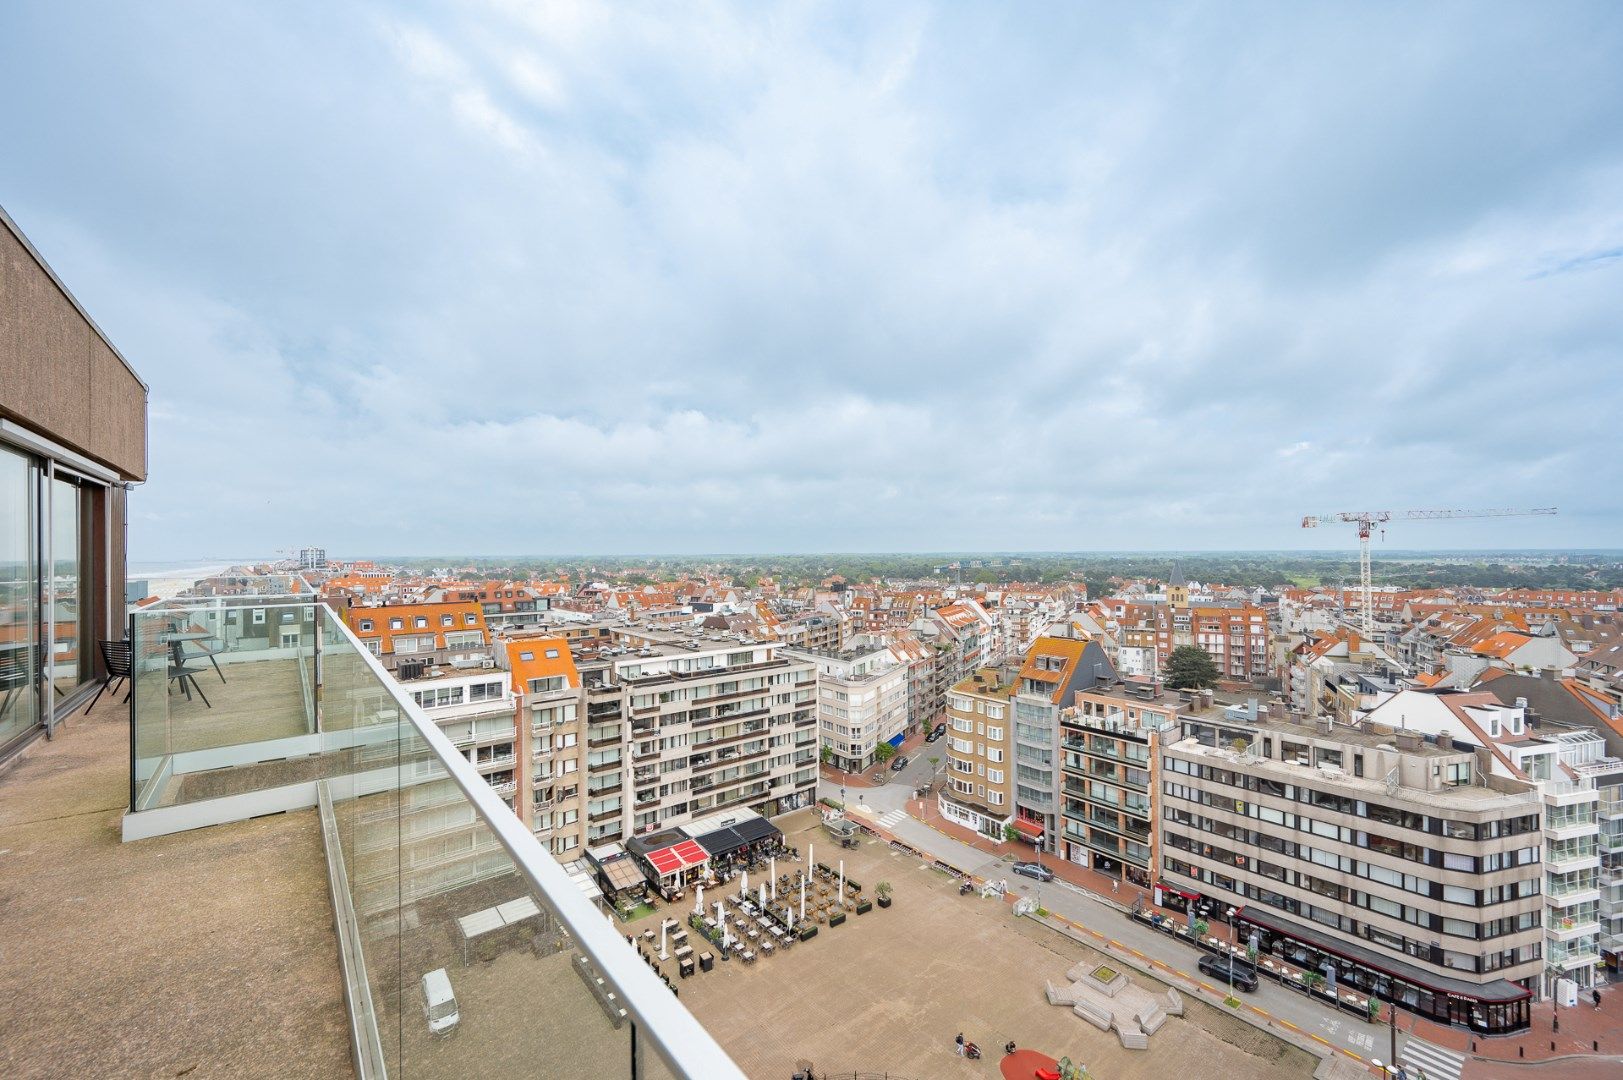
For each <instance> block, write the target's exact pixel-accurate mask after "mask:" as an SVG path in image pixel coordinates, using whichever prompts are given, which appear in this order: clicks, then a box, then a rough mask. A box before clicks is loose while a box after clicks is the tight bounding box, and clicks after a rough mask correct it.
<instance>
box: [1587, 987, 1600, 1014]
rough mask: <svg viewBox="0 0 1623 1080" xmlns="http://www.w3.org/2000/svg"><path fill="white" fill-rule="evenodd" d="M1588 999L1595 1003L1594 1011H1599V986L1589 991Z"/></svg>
mask: <svg viewBox="0 0 1623 1080" xmlns="http://www.w3.org/2000/svg"><path fill="white" fill-rule="evenodd" d="M1589 999H1590V1000H1591V1001H1593V1002H1594V1003H1595V1011H1596V1012H1600V987H1598V986H1597V987H1595V988H1594V989H1593V990H1591V991H1590V992H1589Z"/></svg>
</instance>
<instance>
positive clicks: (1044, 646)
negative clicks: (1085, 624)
mask: <svg viewBox="0 0 1623 1080" xmlns="http://www.w3.org/2000/svg"><path fill="white" fill-rule="evenodd" d="M1087 647H1088V643H1087V642H1085V641H1079V640H1077V639H1075V638H1059V637H1047V636H1044V637H1040V638H1038V639H1037V640H1036V641H1034V642H1032V644H1031V648H1030V649H1028V650H1026V662H1025V664H1023V665H1022V666H1021V668H1020V678H1022V679H1035V680H1037V681H1038V682H1048V683H1053V684H1054V690H1053V693H1052V694H1051V695H1050V700H1051V701H1053V702H1054V703H1055V704H1058V703H1059V700H1060V697H1061V695H1063V694H1064V692H1065V686H1066V684H1067V683H1069V682H1070V681H1071V675H1072V673H1073V672H1075V671H1076V665H1077V664H1078V663H1080V662H1081V660H1082V650H1084V649H1086V648H1087ZM1039 656H1057V657H1060V658H1062V659H1063V660H1064V661H1065V666H1064V667H1062V668H1061V669H1060V670H1059V671H1044V670H1042V669H1041V668H1039V667H1037V658H1038V657H1039Z"/></svg>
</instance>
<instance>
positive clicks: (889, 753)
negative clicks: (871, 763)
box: [873, 742, 896, 765]
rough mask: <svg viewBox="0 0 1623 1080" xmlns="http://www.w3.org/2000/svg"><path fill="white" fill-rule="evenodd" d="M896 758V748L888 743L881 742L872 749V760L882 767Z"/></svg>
mask: <svg viewBox="0 0 1623 1080" xmlns="http://www.w3.org/2000/svg"><path fill="white" fill-rule="evenodd" d="M895 756H896V748H895V747H894V746H892V745H890V743H888V742H882V743H880V744H879V745H878V746H876V747H874V748H873V759H874V760H875V761H877V762H879V764H881V765H883V764H884V763H885V762H887V761H889V760H890V759H891V758H893V757H895Z"/></svg>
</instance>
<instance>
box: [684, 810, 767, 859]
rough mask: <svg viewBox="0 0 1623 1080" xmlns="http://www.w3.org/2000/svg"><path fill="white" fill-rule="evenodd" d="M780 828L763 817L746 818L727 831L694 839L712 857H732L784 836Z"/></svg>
mask: <svg viewBox="0 0 1623 1080" xmlns="http://www.w3.org/2000/svg"><path fill="white" fill-rule="evenodd" d="M782 835H783V834H782V833H781V832H780V831H779V830H778V827H777V826H776V825H774V824H772V823H771V822H770V821H768V820H767V819H766V818H763V817H752V818H746V819H745V820H743V821H740V822H739V823H738V824H736V825H729V826H727V827H726V828H725V829H717V830H716V831H715V832H708V833H705V834H704V835H703V836H696V837H694V839H695V840H697V841H698V842H699V846H700V847H702V848H704V849H705V850H706V851H708V852H709V853H710V854H711V856H712V857H714V856H716V855H731V854H732V853H733V852H735V851H739V850H741V849H743V848H745V847H748V846H749V845H750V844H753V843H756V842H757V841H760V840H767V839H770V838H771V837H774V836H782Z"/></svg>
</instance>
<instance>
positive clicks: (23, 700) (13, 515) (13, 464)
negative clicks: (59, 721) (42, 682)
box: [0, 446, 42, 751]
mask: <svg viewBox="0 0 1623 1080" xmlns="http://www.w3.org/2000/svg"><path fill="white" fill-rule="evenodd" d="M39 481H40V476H39V468H38V466H37V465H35V464H34V461H33V459H31V458H29V457H26V456H25V455H23V454H19V453H17V452H16V451H13V450H10V449H8V448H6V447H5V446H0V751H4V749H5V748H6V747H7V746H8V745H10V744H11V743H12V742H14V741H15V740H16V739H17V738H19V737H20V736H23V735H26V734H28V733H29V732H30V731H32V730H33V729H34V728H36V727H38V726H39V724H40V721H41V712H40V702H39V694H38V690H39V679H38V673H39V669H40V656H39V643H40V637H41V635H40V624H41V621H42V620H41V618H40V580H39V535H40V527H39V526H40V518H39V487H40V483H39Z"/></svg>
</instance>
